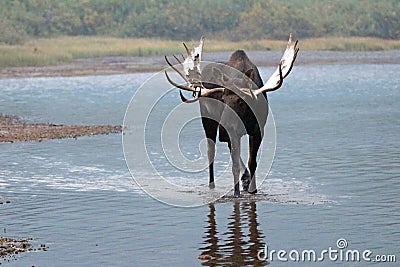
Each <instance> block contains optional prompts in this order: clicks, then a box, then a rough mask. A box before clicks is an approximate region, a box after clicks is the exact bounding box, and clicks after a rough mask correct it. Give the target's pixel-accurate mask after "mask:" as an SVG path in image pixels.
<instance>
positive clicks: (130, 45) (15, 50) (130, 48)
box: [0, 36, 400, 67]
mask: <svg viewBox="0 0 400 267" xmlns="http://www.w3.org/2000/svg"><path fill="white" fill-rule="evenodd" d="M187 43H188V44H189V45H192V44H196V43H197V41H188V42H187ZM285 43H286V42H285V41H277V40H258V41H240V42H231V41H218V40H206V46H205V48H204V49H205V50H206V51H209V52H211V51H232V50H235V49H246V50H282V49H284V48H285ZM299 46H300V48H301V49H302V50H335V51H372V50H389V49H400V40H383V39H377V38H357V37H348V38H314V39H304V40H301V43H300V45H299ZM182 51H183V47H182V44H181V42H179V41H168V40H159V39H134V38H114V37H85V36H79V37H59V38H52V39H35V40H31V41H28V42H26V43H25V44H23V45H0V67H10V66H45V65H56V64H59V63H65V62H71V61H73V60H74V59H78V58H91V57H106V56H157V55H166V54H174V53H181V52H182Z"/></svg>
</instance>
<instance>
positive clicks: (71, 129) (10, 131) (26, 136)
mask: <svg viewBox="0 0 400 267" xmlns="http://www.w3.org/2000/svg"><path fill="white" fill-rule="evenodd" d="M121 131H122V127H121V126H116V125H93V126H84V125H61V124H52V123H26V122H24V121H22V120H21V119H20V118H19V117H17V116H13V115H0V143H1V142H23V141H43V140H48V139H61V138H78V137H80V136H90V135H98V134H110V133H120V132H121Z"/></svg>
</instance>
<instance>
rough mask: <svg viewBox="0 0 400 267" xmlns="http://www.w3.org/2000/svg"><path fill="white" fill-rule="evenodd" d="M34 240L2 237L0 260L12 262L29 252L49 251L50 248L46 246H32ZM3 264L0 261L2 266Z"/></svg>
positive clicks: (0, 240) (0, 239)
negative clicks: (19, 255)
mask: <svg viewBox="0 0 400 267" xmlns="http://www.w3.org/2000/svg"><path fill="white" fill-rule="evenodd" d="M31 241H32V238H9V237H0V259H3V261H10V260H13V259H16V256H17V255H18V254H20V253H23V252H28V251H47V249H48V248H49V247H48V246H46V245H45V244H41V245H40V246H39V247H38V248H35V247H34V246H33V245H32V244H31ZM1 263H2V262H1V261H0V264H1Z"/></svg>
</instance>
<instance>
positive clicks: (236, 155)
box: [231, 136, 241, 197]
mask: <svg viewBox="0 0 400 267" xmlns="http://www.w3.org/2000/svg"><path fill="white" fill-rule="evenodd" d="M231 145H232V148H231V158H232V174H233V183H234V186H235V192H234V197H240V188H239V175H240V167H241V164H240V161H241V158H240V137H238V136H235V137H233V138H232V140H231Z"/></svg>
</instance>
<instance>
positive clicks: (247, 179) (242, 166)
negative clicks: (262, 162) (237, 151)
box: [228, 141, 250, 191]
mask: <svg viewBox="0 0 400 267" xmlns="http://www.w3.org/2000/svg"><path fill="white" fill-rule="evenodd" d="M228 147H229V150H230V151H231V150H232V146H231V142H230V141H229V142H228ZM240 172H243V175H242V177H241V178H240V180H242V187H243V191H247V190H248V189H249V184H250V173H249V170H248V169H247V168H246V165H245V164H244V163H243V160H242V158H240Z"/></svg>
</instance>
